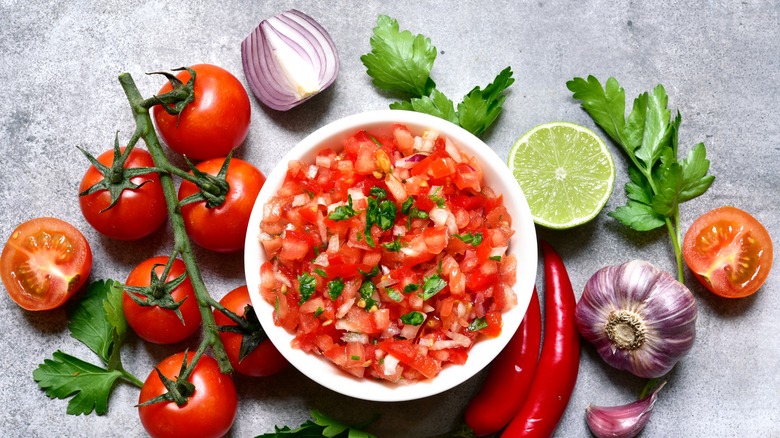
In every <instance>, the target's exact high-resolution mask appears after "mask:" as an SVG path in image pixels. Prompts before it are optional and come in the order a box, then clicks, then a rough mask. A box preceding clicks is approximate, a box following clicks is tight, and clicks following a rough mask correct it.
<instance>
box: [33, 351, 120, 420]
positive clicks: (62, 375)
mask: <svg viewBox="0 0 780 438" xmlns="http://www.w3.org/2000/svg"><path fill="white" fill-rule="evenodd" d="M52 356H53V358H52V359H46V360H44V361H43V363H42V364H41V365H39V366H38V368H37V369H36V370H35V371H33V378H34V379H35V381H36V382H38V386H40V387H41V389H43V390H44V391H45V392H46V395H47V396H48V397H49V398H58V399H61V400H65V399H67V398H69V397H73V398H71V399H70V401H69V402H68V410H67V412H68V414H70V415H81V414H90V413H92V411H93V410H94V411H95V413H96V414H98V415H104V414H105V413H106V412H108V396H109V395H110V394H111V389H112V388H113V387H114V384H115V383H116V381H117V379H120V378H122V377H123V374H122V372H121V371H118V370H113V371H110V370H107V369H105V368H101V367H99V366H97V365H93V364H91V363H89V362H85V361H83V360H81V359H78V358H76V357H73V356H71V355H69V354H66V353H63V352H62V351H60V350H57V351H55V352H54V354H53V355H52Z"/></svg>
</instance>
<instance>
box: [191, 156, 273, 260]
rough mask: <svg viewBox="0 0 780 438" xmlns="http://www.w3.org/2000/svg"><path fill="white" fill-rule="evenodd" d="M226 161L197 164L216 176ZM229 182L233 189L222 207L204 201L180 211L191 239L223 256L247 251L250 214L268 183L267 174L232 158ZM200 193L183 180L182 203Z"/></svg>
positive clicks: (200, 168) (209, 161)
mask: <svg viewBox="0 0 780 438" xmlns="http://www.w3.org/2000/svg"><path fill="white" fill-rule="evenodd" d="M224 162H225V159H224V158H215V159H213V160H208V161H204V162H202V163H200V164H198V165H197V168H198V169H199V170H201V171H203V172H205V173H208V174H210V175H217V174H218V173H219V169H220V168H222V164H223V163H224ZM227 182H228V184H230V189H229V190H228V192H227V195H226V196H225V202H224V203H223V204H222V205H220V206H217V207H214V208H208V207H207V206H206V202H205V201H201V202H195V203H191V204H187V205H184V206H182V208H181V214H182V216H183V217H184V225H185V227H186V228H187V234H189V236H190V238H191V239H192V240H193V241H194V242H195V243H197V244H198V245H200V246H202V247H204V248H206V249H210V250H212V251H217V252H224V253H227V252H234V251H239V250H241V249H243V248H244V238H245V237H246V229H247V226H249V215H250V214H251V213H252V207H254V205H255V199H256V198H257V195H258V194H259V193H260V189H261V188H262V187H263V183H265V175H263V173H262V172H260V171H259V170H258V169H257V168H256V167H254V166H252V165H251V164H249V163H247V162H246V161H243V160H239V159H238V158H231V159H230V166H229V167H228V172H227ZM197 192H198V187H197V186H196V185H195V184H193V183H191V182H189V181H182V183H181V186H180V187H179V200H182V199H184V198H186V197H188V196H190V195H192V194H194V193H197Z"/></svg>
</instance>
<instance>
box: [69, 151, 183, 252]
mask: <svg viewBox="0 0 780 438" xmlns="http://www.w3.org/2000/svg"><path fill="white" fill-rule="evenodd" d="M124 150H125V149H124V148H121V149H120V151H122V152H124ZM113 158H114V151H113V150H110V151H106V152H104V153H102V154H101V155H100V156H99V157H97V160H98V161H99V162H100V163H102V164H104V165H106V166H108V167H111V164H112V162H113ZM153 166H154V161H153V160H152V155H151V154H150V153H149V152H147V151H145V150H143V149H139V148H137V147H135V148H133V150H132V151H131V152H130V156H129V157H128V158H127V161H126V162H125V168H126V169H133V168H139V167H153ZM103 178H104V176H103V175H102V174H101V173H100V171H98V169H97V168H96V167H95V166H94V165H91V166H89V169H87V172H86V173H85V174H84V177H83V178H82V180H81V185H80V186H79V192H83V191H85V190H87V189H88V188H90V187H92V186H93V185H95V184H97V183H99V182H100V181H101V180H103ZM130 181H132V182H133V183H135V184H138V185H141V186H140V187H139V188H137V189H126V190H123V191H122V194H121V195H120V197H119V200H118V201H117V202H116V203H115V204H114V206H112V207H111V208H108V206H109V205H111V193H110V192H109V191H108V190H99V191H97V192H93V193H90V194H88V195H82V196H79V205H80V206H81V212H82V213H83V214H84V218H85V219H87V222H89V224H90V225H92V227H93V228H94V229H96V230H97V231H98V232H100V233H101V234H104V235H106V236H108V237H110V238H112V239H119V240H135V239H140V238H142V237H146V236H148V235H149V234H151V233H152V232H154V231H155V230H156V229H158V228H160V225H162V224H163V223H164V222H165V219H166V218H167V217H168V209H167V206H166V204H165V195H164V194H163V190H162V185H161V184H160V177H159V176H158V175H157V173H155V172H151V173H147V174H144V175H140V176H136V177H133V178H131V179H130Z"/></svg>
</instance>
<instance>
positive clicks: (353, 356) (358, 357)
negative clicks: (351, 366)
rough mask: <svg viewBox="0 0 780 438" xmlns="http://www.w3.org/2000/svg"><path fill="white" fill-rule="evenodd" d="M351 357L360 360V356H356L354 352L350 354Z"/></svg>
mask: <svg viewBox="0 0 780 438" xmlns="http://www.w3.org/2000/svg"><path fill="white" fill-rule="evenodd" d="M349 358H350V359H352V360H360V356H356V355H354V354H353V355H352V356H350V357H349Z"/></svg>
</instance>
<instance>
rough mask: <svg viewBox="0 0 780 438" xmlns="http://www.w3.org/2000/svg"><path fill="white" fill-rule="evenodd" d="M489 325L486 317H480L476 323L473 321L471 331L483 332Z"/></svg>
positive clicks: (470, 326) (470, 325)
mask: <svg viewBox="0 0 780 438" xmlns="http://www.w3.org/2000/svg"><path fill="white" fill-rule="evenodd" d="M487 326H488V324H487V321H486V320H485V317H484V316H480V317H479V318H476V319H475V320H474V321H471V324H469V327H468V329H469V331H472V332H476V331H479V330H482V329H483V328H487Z"/></svg>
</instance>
